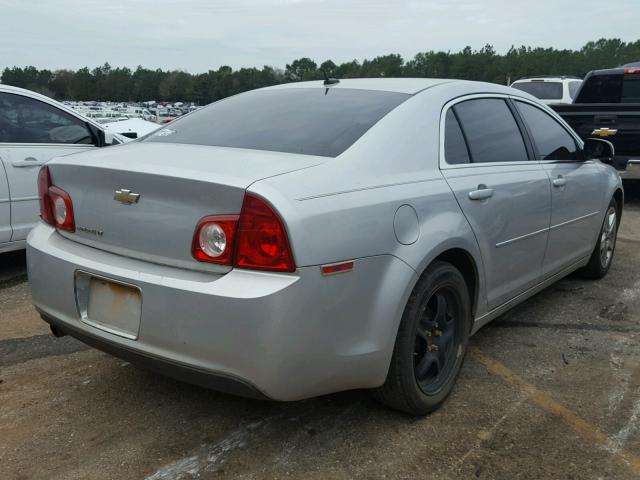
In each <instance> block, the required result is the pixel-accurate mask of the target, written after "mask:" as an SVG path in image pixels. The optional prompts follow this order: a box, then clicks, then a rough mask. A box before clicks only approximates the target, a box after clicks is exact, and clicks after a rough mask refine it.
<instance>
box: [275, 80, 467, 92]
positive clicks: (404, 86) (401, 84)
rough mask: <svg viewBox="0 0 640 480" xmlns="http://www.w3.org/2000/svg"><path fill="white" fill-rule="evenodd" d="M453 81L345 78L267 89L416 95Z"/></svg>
mask: <svg viewBox="0 0 640 480" xmlns="http://www.w3.org/2000/svg"><path fill="white" fill-rule="evenodd" d="M455 81H457V80H449V79H444V78H347V79H340V81H339V82H338V83H334V84H331V85H325V84H324V81H323V80H316V81H311V82H292V83H283V84H280V85H275V86H273V87H267V88H268V89H282V88H318V87H320V88H325V87H328V88H331V89H334V88H352V89H359V90H381V91H387V92H397V93H407V94H409V95H413V94H414V93H418V92H420V91H422V90H425V89H427V88H431V87H435V86H436V85H441V84H443V83H449V82H455Z"/></svg>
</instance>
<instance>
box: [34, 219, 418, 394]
mask: <svg viewBox="0 0 640 480" xmlns="http://www.w3.org/2000/svg"><path fill="white" fill-rule="evenodd" d="M27 264H28V270H29V280H30V282H31V287H32V295H33V302H34V304H35V305H36V307H37V308H38V310H39V311H40V312H41V314H42V315H43V318H45V320H46V321H48V322H50V323H53V324H54V325H56V326H57V327H58V328H60V329H61V330H63V331H64V332H66V333H69V334H71V335H72V336H75V337H77V338H79V339H80V340H82V341H84V342H85V343H88V344H90V345H93V346H96V347H97V348H100V349H102V350H105V351H107V352H109V353H112V354H114V355H117V356H120V357H123V358H126V359H128V360H130V361H132V363H139V364H142V365H144V366H147V367H150V368H152V369H156V370H159V371H161V373H166V374H168V375H170V376H174V377H176V378H179V379H181V380H184V381H188V382H192V383H198V384H201V385H205V386H209V387H211V388H214V389H219V390H224V391H227V392H231V393H236V394H240V395H245V396H252V397H255V396H258V397H267V398H271V399H275V400H298V399H302V398H307V397H311V396H316V395H322V394H326V393H331V392H335V391H340V390H347V389H353V388H371V387H376V386H379V385H381V384H382V383H383V382H384V379H385V377H386V373H387V369H388V365H389V360H390V357H391V353H392V350H393V343H394V341H395V335H396V332H397V326H398V323H399V321H400V317H401V315H402V310H403V307H404V305H405V303H406V298H405V292H407V293H406V295H408V291H407V288H408V286H409V285H412V284H413V282H414V281H415V272H414V271H413V270H412V269H411V268H410V267H408V266H407V265H406V264H405V263H404V262H402V261H400V260H399V259H397V258H396V257H393V256H390V255H383V256H377V257H369V258H363V259H358V260H357V261H356V265H355V268H354V271H353V272H350V273H343V274H339V275H333V276H328V277H325V276H322V275H321V274H320V269H319V268H318V267H304V268H299V269H298V270H297V271H296V272H295V273H293V274H272V273H264V272H252V271H246V270H239V269H236V270H232V271H231V272H229V273H227V274H225V275H218V274H211V273H202V272H194V271H187V270H183V269H179V268H175V267H166V266H160V265H155V264H151V263H148V262H144V261H140V260H135V259H131V258H127V257H122V256H119V255H115V254H112V253H107V252H104V251H101V250H97V249H95V248H91V247H88V246H85V245H81V244H78V243H76V242H73V241H71V240H68V239H66V238H64V237H62V236H61V235H59V234H58V233H57V232H56V231H55V230H54V229H52V228H51V227H49V226H47V225H44V224H39V225H38V226H37V227H36V228H34V229H33V230H32V232H31V233H30V235H29V238H28V241H27ZM77 270H82V271H84V272H88V273H90V274H95V275H99V276H102V277H107V278H111V279H113V280H116V281H120V282H127V283H129V284H133V285H135V286H137V287H138V288H139V289H140V291H141V292H142V314H141V322H140V328H139V333H138V338H137V339H136V340H131V339H128V338H124V337H121V336H118V335H115V334H113V333H109V332H107V331H104V330H102V329H99V328H96V327H95V326H92V325H89V324H87V323H84V322H83V321H81V319H80V313H79V311H78V307H77V305H76V290H75V280H74V277H75V273H76V271H77ZM409 290H410V288H409Z"/></svg>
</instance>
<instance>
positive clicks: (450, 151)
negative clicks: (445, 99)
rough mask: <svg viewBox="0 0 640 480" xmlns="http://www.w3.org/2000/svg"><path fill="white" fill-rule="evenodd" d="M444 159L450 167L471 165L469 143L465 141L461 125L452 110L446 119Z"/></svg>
mask: <svg viewBox="0 0 640 480" xmlns="http://www.w3.org/2000/svg"><path fill="white" fill-rule="evenodd" d="M444 158H445V160H446V161H447V163H448V164H450V165H457V164H461V163H469V162H470V161H471V159H470V158H469V151H468V150H467V143H466V142H465V140H464V135H463V134H462V130H461V129H460V124H459V123H458V119H457V118H456V116H455V114H454V113H453V110H452V109H449V111H448V112H447V116H446V117H445V125H444Z"/></svg>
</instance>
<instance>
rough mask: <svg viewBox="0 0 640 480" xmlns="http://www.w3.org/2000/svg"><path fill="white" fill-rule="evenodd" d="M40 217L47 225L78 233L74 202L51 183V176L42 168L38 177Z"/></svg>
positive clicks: (47, 170) (45, 168)
mask: <svg viewBox="0 0 640 480" xmlns="http://www.w3.org/2000/svg"><path fill="white" fill-rule="evenodd" d="M38 195H39V197H40V217H41V218H42V220H43V221H44V222H45V223H48V224H49V225H52V226H54V227H56V228H59V229H61V230H66V231H68V232H75V231H76V222H75V219H74V217H73V202H72V201H71V197H70V196H69V194H68V193H67V192H65V191H64V190H62V189H61V188H59V187H56V186H55V185H52V183H51V174H50V173H49V169H48V168H47V167H42V168H41V169H40V173H39V175H38Z"/></svg>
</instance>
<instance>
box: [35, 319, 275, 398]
mask: <svg viewBox="0 0 640 480" xmlns="http://www.w3.org/2000/svg"><path fill="white" fill-rule="evenodd" d="M40 316H41V317H42V319H43V320H44V321H45V322H47V323H48V324H49V325H51V326H52V327H54V328H56V329H57V330H58V331H60V332H62V333H65V334H67V335H71V336H72V337H74V338H77V339H78V340H80V341H81V342H83V343H86V344H87V345H90V346H92V347H94V348H97V349H98V350H102V351H103V352H106V353H108V354H110V355H113V356H114V357H118V358H122V359H123V360H127V361H128V362H131V363H133V364H134V365H138V366H140V367H144V368H146V369H148V370H152V371H154V372H157V373H161V374H163V375H166V376H168V377H172V378H175V379H177V380H181V381H184V382H188V383H193V384H195V385H200V386H202V387H206V388H211V389H213V390H218V391H220V392H225V393H230V394H232V395H239V396H241V397H248V398H257V399H264V400H266V399H268V397H266V396H265V395H264V394H262V393H261V392H260V391H259V390H258V389H257V388H256V387H254V386H253V385H251V384H249V383H247V382H245V381H244V380H242V379H240V378H236V377H233V376H231V375H223V374H221V373H218V372H211V371H207V370H202V369H199V368H197V367H194V366H191V365H184V364H181V363H178V362H174V361H171V360H168V359H166V358H162V357H156V356H154V355H151V354H149V353H144V352H142V351H140V350H135V349H132V348H127V347H125V346H123V345H121V344H120V343H118V342H117V341H116V342H114V341H110V340H107V339H105V338H100V337H96V336H94V335H91V334H89V333H88V332H86V331H85V330H83V329H81V328H77V326H72V325H71V324H69V323H67V322H63V321H61V320H58V319H56V318H53V317H50V316H49V315H48V314H46V313H44V312H40Z"/></svg>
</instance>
